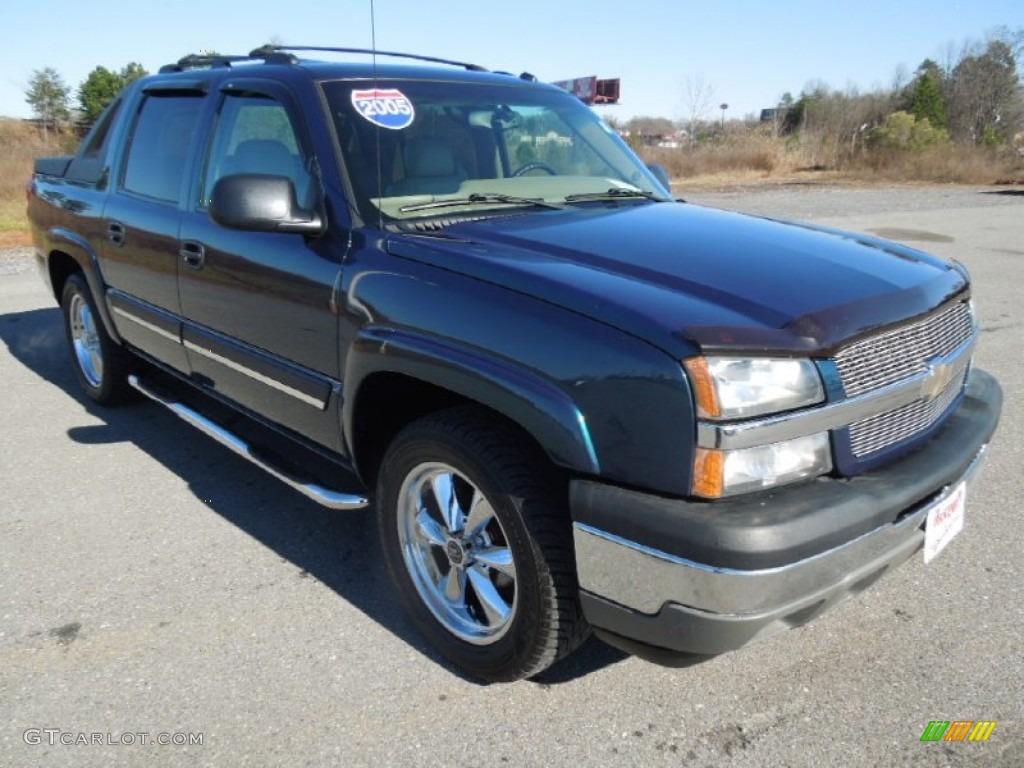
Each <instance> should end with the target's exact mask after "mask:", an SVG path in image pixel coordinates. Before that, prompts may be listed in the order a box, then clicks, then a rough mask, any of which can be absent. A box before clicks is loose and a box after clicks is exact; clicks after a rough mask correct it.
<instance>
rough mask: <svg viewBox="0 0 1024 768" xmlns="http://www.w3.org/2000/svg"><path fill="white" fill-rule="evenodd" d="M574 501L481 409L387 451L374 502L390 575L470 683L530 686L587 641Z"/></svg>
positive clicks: (436, 418) (413, 433) (517, 438)
mask: <svg viewBox="0 0 1024 768" xmlns="http://www.w3.org/2000/svg"><path fill="white" fill-rule="evenodd" d="M446 477H447V479H446ZM446 488H451V489H452V490H451V491H450V492H448V491H446V490H445V489H446ZM475 492H478V493H475ZM480 496H482V497H483V498H484V499H485V501H483V502H481V503H479V504H477V505H473V504H472V503H471V502H472V501H473V500H474V499H478V498H479V497H480ZM566 496H567V494H566V491H565V488H564V484H559V483H558V481H557V478H556V477H555V473H554V472H553V470H552V468H551V466H550V465H549V464H548V463H547V462H546V460H545V459H544V458H543V457H541V456H539V455H538V452H537V451H536V449H535V448H534V446H533V445H532V444H531V443H530V442H529V441H528V440H527V439H526V438H525V437H524V436H523V435H521V434H520V433H519V432H518V431H517V430H516V429H514V428H513V427H511V426H509V425H507V424H505V423H504V422H502V421H500V420H498V419H495V418H493V417H490V416H489V415H488V414H487V413H486V412H484V411H482V410H481V409H477V408H473V407H459V408H454V409H450V410H447V411H442V412H439V413H436V414H432V415H429V416H426V417H424V418H422V419H419V420H418V421H416V422H413V423H412V424H410V425H409V426H408V427H406V428H405V429H404V430H402V432H400V433H399V434H398V436H397V437H396V438H395V439H394V441H393V442H392V443H391V445H390V446H389V447H388V450H387V453H386V454H385V456H384V460H383V464H382V466H381V471H380V473H379V476H378V482H377V499H376V508H377V514H378V517H379V522H380V536H381V543H382V547H383V551H384V557H385V560H386V562H387V565H388V570H389V571H390V573H391V577H392V579H393V580H394V582H395V584H396V586H397V587H398V591H399V594H400V596H401V598H402V602H403V603H404V605H405V607H406V609H407V610H408V612H409V614H410V615H411V617H412V619H413V621H414V622H415V623H416V625H417V627H418V628H419V629H420V631H421V632H422V633H423V634H424V635H425V636H426V638H427V639H428V640H429V641H430V643H431V644H432V645H433V646H434V647H435V648H437V650H438V651H440V653H441V654H442V655H444V656H445V657H446V658H447V659H449V660H450V661H452V662H453V663H455V664H456V665H458V666H459V667H461V668H462V669H463V670H465V671H467V672H469V673H470V674H472V675H474V676H476V677H479V678H482V679H484V680H489V681H492V682H507V681H511V680H519V679H522V678H526V677H531V676H533V675H536V674H538V673H539V672H542V671H543V670H545V669H547V668H548V667H549V666H551V665H552V664H554V663H555V662H556V661H558V660H559V659H561V658H563V657H564V656H566V655H568V654H569V653H570V652H571V651H573V650H574V649H575V648H576V647H577V646H578V645H579V644H580V643H581V642H582V641H583V640H584V639H586V637H587V635H588V634H589V627H588V625H587V623H586V620H585V619H584V618H583V615H582V612H581V610H580V604H579V598H578V584H577V580H576V567H575V556H574V550H573V543H572V530H571V523H570V518H569V510H568V502H567V498H566ZM443 498H449V499H452V500H453V501H454V503H453V504H449V508H450V509H453V510H454V511H453V512H452V513H450V516H449V517H448V518H447V519H448V520H451V519H457V518H459V517H460V510H461V512H465V514H463V515H461V519H462V526H461V531H459V525H458V524H453V525H449V524H447V523H446V522H445V518H444V516H443V515H441V514H440V506H441V505H440V504H438V503H437V502H438V499H443ZM488 505H489V506H488ZM488 515H490V518H489V520H488V522H487V523H486V524H482V521H484V520H485V519H488ZM452 516H454V517H452ZM438 542H444V543H438ZM452 542H455V543H452ZM509 559H510V560H511V563H512V567H511V569H510V568H509V566H508V561H509ZM446 568H447V570H446ZM509 571H511V575H509ZM435 577H438V579H439V580H437V581H435ZM460 584H461V591H460V590H459V585H460ZM451 595H455V597H454V598H453V597H451ZM496 596H497V597H496ZM502 605H504V607H505V608H507V609H508V613H507V616H505V617H504V618H503V617H502V616H503V615H502Z"/></svg>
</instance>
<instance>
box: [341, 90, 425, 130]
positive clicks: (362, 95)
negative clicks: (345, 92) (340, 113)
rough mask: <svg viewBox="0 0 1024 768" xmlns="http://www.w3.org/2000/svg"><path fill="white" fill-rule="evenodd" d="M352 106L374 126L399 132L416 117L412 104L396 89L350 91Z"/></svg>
mask: <svg viewBox="0 0 1024 768" xmlns="http://www.w3.org/2000/svg"><path fill="white" fill-rule="evenodd" d="M352 106H354V107H355V108H356V111H357V112H359V114H360V115H362V116H363V117H365V118H366V119H367V120H369V121H370V122H371V123H373V124H374V125H379V126H380V127H381V128H390V129H391V130H393V131H398V130H401V129H402V128H405V127H407V126H409V125H410V124H412V121H413V119H414V118H415V117H416V111H415V110H414V109H413V106H412V102H411V101H409V99H408V98H406V96H405V94H404V93H402V92H401V91H400V90H398V89H397V88H384V89H380V88H371V89H369V90H365V91H352Z"/></svg>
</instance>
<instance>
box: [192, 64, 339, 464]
mask: <svg viewBox="0 0 1024 768" xmlns="http://www.w3.org/2000/svg"><path fill="white" fill-rule="evenodd" d="M220 99H221V101H220V105H219V109H218V113H217V118H216V121H215V126H214V129H213V132H212V135H211V137H210V141H209V145H208V147H207V150H206V157H205V162H204V164H203V169H204V170H203V172H202V174H201V178H200V180H199V183H198V185H197V192H198V194H197V195H196V199H195V201H194V204H193V205H191V206H190V209H189V210H188V211H187V212H186V213H185V215H184V217H183V221H182V225H181V231H180V239H181V243H180V246H181V254H182V262H181V267H180V269H179V278H178V286H179V292H180V299H181V311H182V315H183V317H184V327H183V332H182V335H183V338H184V341H185V347H186V349H187V352H188V359H189V364H190V366H191V370H192V376H193V378H194V379H196V380H197V381H198V382H199V383H200V384H202V385H204V386H206V387H208V388H211V389H213V390H214V391H215V392H216V394H218V395H221V396H223V397H226V398H228V399H230V400H232V401H234V402H235V403H238V404H239V405H241V406H243V407H245V408H247V409H248V410H250V411H253V412H255V413H256V414H258V415H259V416H262V417H264V418H265V419H268V420H270V421H272V422H274V423H276V424H279V425H281V426H284V427H286V428H288V429H289V430H292V431H294V432H298V433H300V434H301V435H304V436H306V437H308V438H312V439H313V440H315V441H316V442H318V443H320V444H321V445H324V446H326V447H328V448H330V449H332V450H339V449H340V448H341V439H340V428H339V423H340V422H339V418H338V400H339V397H340V385H339V383H338V379H339V370H338V366H339V363H338V318H337V315H336V314H335V312H334V310H333V306H334V304H333V297H334V286H335V281H336V279H337V278H338V273H339V268H340V256H341V253H342V251H341V249H339V248H338V247H337V246H336V245H335V246H334V247H333V248H332V247H330V246H329V240H330V238H328V237H326V236H325V237H323V238H313V237H308V236H304V235H301V234H292V233H277V232H250V231H242V230H233V229H227V228H225V227H222V226H220V225H219V224H216V223H214V222H213V221H212V220H211V219H210V217H209V215H208V204H209V199H210V194H211V190H212V189H213V185H214V183H215V182H216V181H217V179H219V178H221V177H223V176H227V175H232V174H241V173H246V174H252V173H260V174H268V175H274V176H284V177H287V178H288V179H289V180H291V182H292V183H293V185H294V186H295V189H296V193H297V199H298V200H299V203H300V204H302V205H317V204H318V203H317V200H318V196H319V194H320V193H319V190H318V187H319V184H318V183H317V180H316V179H315V177H314V175H313V174H312V173H311V172H310V170H309V169H310V168H311V167H312V166H313V164H312V163H311V162H310V158H311V154H310V150H309V143H308V141H307V140H306V135H305V132H304V130H303V127H302V124H301V122H300V121H299V120H298V119H297V115H298V110H297V109H295V108H294V104H293V101H292V99H291V97H290V94H289V93H288V92H287V91H285V90H284V89H283V88H282V87H281V86H280V85H279V84H277V83H265V84H264V83H260V82H251V81H234V82H232V83H231V84H229V87H226V88H225V89H223V90H222V93H221V94H220Z"/></svg>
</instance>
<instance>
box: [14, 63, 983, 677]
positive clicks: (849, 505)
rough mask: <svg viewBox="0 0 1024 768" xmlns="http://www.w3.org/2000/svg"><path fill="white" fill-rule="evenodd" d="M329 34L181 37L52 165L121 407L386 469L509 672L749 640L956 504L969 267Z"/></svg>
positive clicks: (448, 644) (378, 500) (423, 600)
mask: <svg viewBox="0 0 1024 768" xmlns="http://www.w3.org/2000/svg"><path fill="white" fill-rule="evenodd" d="M305 50H308V49H297V48H290V49H284V48H281V47H265V48H262V49H258V50H256V51H253V52H252V53H251V54H249V55H247V56H216V57H207V58H198V57H189V58H186V59H183V60H181V61H180V62H178V63H177V64H173V65H169V66H167V67H164V69H163V70H161V72H160V73H159V74H157V75H154V76H152V77H147V78H145V79H142V80H140V81H137V82H136V83H134V84H133V85H131V86H130V87H129V88H128V89H127V90H126V91H125V92H124V93H122V94H121V95H120V96H119V97H118V99H117V100H116V101H115V102H114V103H113V104H111V105H110V107H109V108H108V109H107V111H106V112H105V114H104V115H103V116H102V118H101V119H100V120H99V121H98V123H97V124H96V125H95V127H94V128H93V130H92V132H91V133H90V134H89V136H88V137H87V138H86V139H85V141H84V142H83V144H82V147H81V149H80V150H79V152H78V154H77V155H75V156H74V157H60V158H43V159H40V160H39V161H38V162H37V164H36V172H35V175H34V177H33V179H32V181H31V183H30V186H29V215H30V218H31V222H32V226H33V229H34V237H35V245H36V253H37V256H38V260H39V266H40V269H41V272H42V274H43V276H44V278H45V280H46V281H47V283H48V285H49V286H50V287H51V288H52V291H53V295H54V297H55V299H56V300H57V301H58V302H59V303H60V305H61V307H62V308H63V312H64V318H65V325H66V329H67V338H68V342H69V348H70V351H71V357H72V360H73V364H74V369H75V373H76V375H77V378H78V379H79V381H80V383H81V385H82V387H83V388H84V389H85V391H86V392H87V393H88V395H89V397H91V398H92V399H93V400H95V401H96V402H98V403H101V404H114V403H116V402H119V401H123V400H125V399H127V398H129V397H131V396H136V395H138V394H139V393H141V394H143V395H145V396H146V397H149V398H151V399H152V400H155V401H157V402H159V403H161V404H162V405H164V406H166V407H168V408H171V409H172V410H173V411H174V412H175V413H176V414H178V415H179V416H181V417H182V418H183V419H185V420H186V421H188V422H190V423H191V424H193V425H194V426H196V427H198V428H199V429H201V430H203V431H204V432H205V433H207V434H208V435H210V436H211V437H213V438H215V439H217V440H219V441H220V442H222V443H223V444H225V445H226V446H228V447H229V448H231V449H232V450H234V451H236V452H237V453H239V454H240V455H242V456H244V457H245V458H247V459H249V460H250V461H253V462H254V463H256V464H258V465H259V466H261V467H263V468H264V469H266V470H267V471H269V472H271V473H273V474H274V475H276V476H277V477H279V478H280V479H282V480H284V481H285V482H287V483H289V484H291V485H292V486H293V487H295V488H296V489H297V490H298V491H300V492H302V493H304V494H306V495H307V496H309V497H311V498H313V499H315V500H316V501H318V502H320V503H321V504H323V505H324V506H326V507H328V508H330V509H335V510H350V509H359V508H362V507H365V506H367V505H368V504H369V503H370V500H371V499H372V502H373V507H374V508H375V510H376V514H377V516H378V522H379V528H380V537H381V546H382V551H383V554H384V557H385V560H386V562H387V565H388V568H389V570H390V572H391V575H392V577H393V578H394V581H395V584H396V586H397V590H398V593H399V594H400V596H401V598H402V600H403V602H404V603H405V605H406V607H407V609H408V611H409V613H410V615H411V617H412V619H413V620H414V621H415V623H416V624H417V626H418V627H419V628H420V629H421V631H422V632H423V633H424V634H425V635H426V636H427V638H428V639H429V640H430V641H431V642H432V643H433V644H434V645H435V646H436V647H437V648H438V649H439V651H440V652H441V653H442V654H444V655H445V656H446V657H447V658H449V659H450V660H452V661H453V662H455V663H456V664H457V665H459V666H460V667H462V668H463V669H465V670H467V671H468V672H470V673H471V674H473V675H476V676H479V677H481V678H485V679H489V680H512V679H516V678H521V677H527V676H530V675H534V674H536V673H538V672H539V671H541V670H543V669H545V668H546V667H548V666H549V665H551V664H552V663H554V662H555V661H557V660H558V659H560V658H562V657H564V656H565V655H566V654H568V653H569V652H571V651H572V650H573V649H574V648H575V647H577V646H578V645H579V643H580V642H582V641H583V640H584V639H585V638H586V637H587V636H588V634H589V633H590V632H591V631H593V632H595V633H596V634H597V635H598V636H599V637H601V638H602V639H603V640H605V641H607V642H609V643H612V644H614V645H617V646H619V647H620V648H624V649H626V650H628V651H630V652H633V653H636V654H638V655H641V656H644V657H646V658H650V659H653V660H657V661H661V662H663V663H672V662H674V661H676V660H678V659H680V658H687V657H686V656H685V655H686V654H689V655H690V657H691V658H692V655H693V654H716V653H721V652H724V651H728V650H731V649H736V648H739V647H741V646H743V645H745V644H747V643H748V642H751V641H754V640H758V639H760V638H763V637H766V636H768V635H771V634H774V633H776V632H778V631H780V630H782V629H785V628H788V627H793V626H797V625H800V624H802V623H804V622H807V621H808V620H810V619H812V618H814V617H815V616H817V615H819V614H820V613H821V612H822V611H824V610H826V609H827V608H828V607H829V606H831V605H833V604H834V603H836V602H837V601H839V600H841V599H843V598H845V597H847V596H850V595H852V594H854V593H856V592H859V591H861V590H863V589H864V588H865V587H867V586H868V585H870V584H871V583H872V582H873V581H874V580H875V579H877V578H878V577H879V576H881V575H882V574H884V573H885V572H886V571H888V570H889V569H891V568H892V567H894V566H895V565H897V564H898V563H900V562H901V561H903V560H905V559H906V558H908V557H910V556H911V555H913V554H914V553H916V552H918V551H919V550H922V549H923V550H924V558H925V559H926V560H928V559H931V558H932V557H934V556H935V555H936V554H937V553H938V552H939V550H941V549H942V548H943V547H944V546H945V545H946V544H947V543H948V542H949V541H950V539H952V538H953V537H954V536H955V535H956V534H957V533H958V532H959V530H960V528H961V527H962V525H963V521H964V508H965V495H966V488H967V484H968V483H969V482H970V481H971V479H972V478H973V476H974V475H975V473H976V471H977V469H978V467H979V464H980V462H981V459H982V457H983V455H984V452H985V448H986V445H987V444H988V442H989V440H990V438H991V437H992V434H993V432H994V430H995V428H996V423H997V421H998V418H999V412H1000V408H1001V399H1002V396H1001V391H1000V388H999V385H998V384H997V383H996V381H995V380H994V379H993V378H992V377H991V376H989V375H988V374H986V373H984V372H983V371H981V370H977V369H976V368H974V366H973V365H972V353H973V350H974V345H975V342H976V340H977V338H978V328H977V325H976V322H975V315H974V310H973V307H972V304H971V287H970V280H969V277H968V274H967V272H966V270H965V269H964V268H963V267H962V266H961V265H959V264H956V263H948V262H946V261H943V260H941V259H938V258H935V257H932V256H929V255H927V254H924V253H921V252H918V251H915V250H911V249H909V248H906V247H903V246H900V245H896V244H893V243H889V242H885V241H882V240H877V239H874V238H870V237H865V236H861V235H853V234H849V233H844V232H838V231H832V230H825V229H820V228H815V227H810V226H806V225H800V224H792V223H783V222H778V221H770V220H766V219H760V218H752V217H748V216H741V215H736V214H732V213H725V212H722V211H717V210H710V209H706V208H701V207H698V206H695V205H689V204H686V203H684V202H682V201H679V200H675V199H673V198H672V196H671V194H670V192H669V189H668V183H667V179H666V178H665V176H664V173H663V171H662V170H661V169H659V168H657V167H652V168H649V167H645V166H644V165H643V164H642V163H641V162H640V161H639V160H638V159H637V157H636V156H635V155H634V154H633V153H632V152H630V151H629V149H628V148H627V147H626V145H625V144H624V143H623V142H622V140H621V139H620V138H619V137H618V136H617V135H616V134H615V133H614V132H613V131H612V130H610V129H609V128H608V126H607V125H606V124H605V123H604V122H602V121H601V120H600V119H599V118H598V117H597V116H595V114H594V113H593V112H592V111H591V110H590V109H588V108H587V107H586V106H584V105H583V104H582V103H580V102H579V101H578V100H577V99H575V98H574V97H573V96H571V95H569V94H567V93H565V92H562V91H560V90H559V89H557V88H555V87H552V86H548V85H544V84H541V83H538V82H536V79H535V78H534V77H532V76H530V75H528V74H523V75H520V76H515V75H511V74H508V73H494V72H487V71H484V70H483V69H482V68H480V67H477V66H474V65H464V64H458V63H456V62H445V61H440V60H428V62H429V63H430V66H425V65H424V62H423V61H412V62H410V61H409V60H410V59H412V60H415V59H417V58H422V57H413V56H399V57H397V59H396V58H395V57H393V56H391V55H389V56H391V58H390V60H391V61H395V60H398V61H400V62H402V63H399V64H394V63H391V64H388V65H384V64H381V63H378V62H377V60H376V59H374V60H373V61H372V62H367V63H325V62H320V61H311V60H306V59H299V58H297V57H296V56H295V53H294V51H299V52H300V53H301V52H303V51H305ZM325 50H334V51H339V50H341V49H325ZM349 53H358V52H357V51H349ZM303 55H305V54H303ZM331 55H335V54H331ZM347 58H348V59H354V58H358V57H356V56H352V55H349V56H347ZM381 58H383V56H381ZM953 556H955V555H953Z"/></svg>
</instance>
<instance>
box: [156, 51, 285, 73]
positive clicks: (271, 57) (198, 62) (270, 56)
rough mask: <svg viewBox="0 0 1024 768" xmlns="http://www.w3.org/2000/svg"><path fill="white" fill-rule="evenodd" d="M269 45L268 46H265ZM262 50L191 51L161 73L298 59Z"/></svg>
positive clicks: (279, 62)
mask: <svg viewBox="0 0 1024 768" xmlns="http://www.w3.org/2000/svg"><path fill="white" fill-rule="evenodd" d="M264 47H267V46H264ZM257 51H262V49H259V48H257V49H256V51H253V52H252V53H250V54H249V55H247V56H233V55H227V54H220V53H213V54H196V53H190V54H189V55H188V56H184V57H182V58H180V59H178V60H177V61H176V62H174V63H173V64H165V65H164V66H162V67H160V70H159V71H160V73H161V74H164V73H167V72H185V71H186V70H189V69H213V68H215V67H230V66H231V65H232V64H234V63H235V62H240V61H256V60H262V61H264V62H266V63H267V64H295V63H296V62H298V59H297V58H296V57H295V56H292V55H291V54H290V53H279V52H278V51H266V52H260V53H257Z"/></svg>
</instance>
